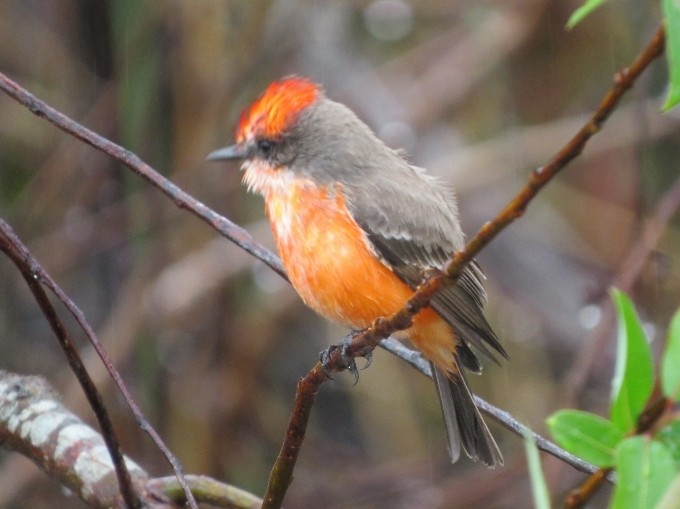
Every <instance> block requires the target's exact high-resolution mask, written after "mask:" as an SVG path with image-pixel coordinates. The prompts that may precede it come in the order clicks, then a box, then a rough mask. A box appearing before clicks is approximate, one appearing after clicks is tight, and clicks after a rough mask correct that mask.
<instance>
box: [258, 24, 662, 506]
mask: <svg viewBox="0 0 680 509" xmlns="http://www.w3.org/2000/svg"><path fill="white" fill-rule="evenodd" d="M664 47H665V30H664V27H663V25H661V26H660V27H659V29H658V30H657V31H656V33H655V34H654V36H653V37H652V40H651V41H650V42H649V44H648V45H647V46H646V47H645V48H644V50H643V51H642V52H641V53H640V55H639V56H638V57H637V58H636V59H635V60H634V61H633V63H632V64H631V65H630V66H629V67H626V68H624V69H623V70H621V71H620V72H618V73H617V74H616V75H615V76H614V86H613V87H612V88H611V89H610V90H609V92H608V93H607V94H606V95H605V97H604V98H603V99H602V101H601V102H600V104H599V106H598V108H597V109H596V111H595V113H594V114H593V115H592V116H591V117H590V119H589V120H588V122H586V123H585V125H583V127H581V129H579V131H578V132H577V133H576V135H574V137H573V138H572V139H571V140H569V141H568V142H567V143H566V144H565V145H564V147H562V149H560V151H559V152H557V154H556V155H555V156H554V157H553V158H552V159H551V160H550V161H549V162H548V163H547V164H546V165H544V166H542V167H540V168H538V169H536V170H534V171H533V172H532V173H531V175H530V177H529V181H528V183H527V184H526V185H525V186H524V187H523V188H522V189H521V190H520V192H519V193H518V194H517V195H516V196H515V198H513V199H512V200H511V201H510V203H508V205H506V207H505V208H504V209H503V210H502V211H501V212H500V213H499V214H498V215H497V216H496V217H495V218H494V219H493V220H492V221H489V222H487V223H486V224H484V225H483V226H482V228H481V229H480V230H479V232H477V234H476V235H475V236H474V237H472V239H471V240H470V241H469V242H468V244H467V245H466V246H465V249H463V250H462V251H458V252H456V253H454V254H453V256H452V257H451V258H450V259H449V261H448V262H447V263H446V264H445V265H444V267H443V268H442V270H441V271H439V272H436V273H435V274H433V275H431V276H430V277H429V278H427V279H426V280H425V281H424V282H423V283H422V284H421V285H420V286H419V287H418V289H417V290H416V292H415V293H414V294H413V296H412V297H411V298H410V299H409V300H408V301H407V302H406V304H405V305H404V307H403V308H402V309H401V310H400V311H398V312H397V313H394V314H393V315H391V316H389V317H387V318H379V319H378V320H376V321H375V323H374V324H373V326H371V327H369V328H368V329H366V330H364V331H363V332H361V333H359V334H357V335H356V336H355V337H354V339H353V340H352V342H351V344H349V345H348V346H347V347H342V348H336V349H335V350H332V351H331V352H330V354H329V357H328V359H327V362H326V363H325V364H324V365H322V364H321V363H317V364H316V366H314V368H312V370H311V371H310V372H309V373H308V374H307V375H306V376H305V377H304V378H302V379H301V380H300V382H298V386H297V393H296V399H295V403H294V407H293V411H292V414H291V418H290V421H289V426H288V431H287V433H286V437H285V439H284V443H283V445H282V447H281V451H280V452H279V456H278V458H277V460H276V463H275V464H274V467H273V468H272V472H271V474H270V478H269V484H268V486H267V491H266V493H265V497H264V505H263V508H267V509H275V508H278V507H281V504H282V503H283V498H284V496H285V494H286V491H287V489H288V486H289V485H290V483H291V480H292V476H293V470H294V468H295V463H296V461H297V457H298V453H299V451H300V448H301V446H302V441H303V440H304V436H305V431H306V426H307V420H308V418H309V414H310V412H311V405H313V404H314V398H315V396H316V393H317V392H318V390H319V387H320V386H321V384H322V383H324V382H325V381H326V379H327V373H328V372H329V371H330V372H334V371H342V370H345V369H347V367H348V366H347V362H346V357H348V356H349V357H352V358H354V357H362V356H366V355H369V354H370V353H371V352H372V351H373V350H374V349H375V347H376V346H377V345H378V344H379V343H380V341H381V340H382V339H383V338H386V337H388V336H389V335H390V334H393V333H394V332H397V331H399V330H405V329H407V328H409V327H410V326H411V322H412V319H413V317H414V316H415V315H416V314H417V313H418V312H419V311H420V310H422V309H423V308H425V307H426V306H427V305H428V304H429V303H430V300H431V299H432V297H433V296H434V295H435V294H436V293H437V291H439V288H440V287H441V286H442V285H443V284H453V283H455V282H456V280H457V279H458V277H459V276H460V274H461V273H462V271H463V269H464V268H465V266H466V265H467V264H468V263H469V262H470V261H472V260H473V259H474V257H475V256H476V255H477V254H478V253H479V252H480V251H481V250H482V249H483V248H484V247H485V246H486V245H487V244H488V243H489V242H491V241H492V240H493V239H494V238H495V237H496V235H498V234H499V233H500V232H501V231H502V230H503V229H505V228H506V227H507V226H508V225H509V224H510V223H512V222H513V221H515V220H516V219H518V218H520V217H521V216H522V215H523V214H524V212H525V211H526V209H527V207H528V205H529V203H530V202H531V200H532V199H533V198H534V197H535V196H536V195H537V194H538V192H539V191H540V190H541V189H542V188H543V187H544V186H545V185H546V184H547V183H548V182H549V181H550V180H551V179H552V178H554V177H555V176H556V175H557V174H558V173H559V172H560V171H561V170H562V169H563V168H564V167H565V166H566V165H567V164H568V163H569V162H571V161H572V160H573V159H574V158H576V157H577V156H578V155H579V154H580V153H581V152H582V150H583V148H584V147H585V145H586V143H587V142H588V141H589V140H590V138H592V137H593V135H595V134H596V133H597V132H599V130H600V129H601V127H602V125H603V124H604V122H605V121H606V120H607V118H608V117H609V115H610V114H611V113H612V112H613V111H614V109H615V107H616V106H617V105H618V103H619V101H620V99H621V97H622V96H623V94H624V93H625V92H626V91H627V90H628V89H629V88H630V87H631V86H632V85H633V83H635V80H636V79H637V78H638V76H639V75H640V74H641V73H642V72H643V71H644V70H645V69H646V68H647V66H648V65H649V64H650V63H651V62H652V61H653V60H654V59H655V58H657V57H658V56H660V55H661V54H663V51H664Z"/></svg>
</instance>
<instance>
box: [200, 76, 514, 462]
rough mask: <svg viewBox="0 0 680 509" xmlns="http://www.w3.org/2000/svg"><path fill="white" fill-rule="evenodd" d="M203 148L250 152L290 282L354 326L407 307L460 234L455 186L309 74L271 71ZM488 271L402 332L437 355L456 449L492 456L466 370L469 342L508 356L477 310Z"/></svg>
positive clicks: (470, 359)
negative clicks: (217, 143)
mask: <svg viewBox="0 0 680 509" xmlns="http://www.w3.org/2000/svg"><path fill="white" fill-rule="evenodd" d="M208 159H210V160H224V159H242V160H244V163H243V166H242V168H243V170H244V177H243V180H244V182H245V183H246V184H247V185H248V188H249V189H250V190H252V191H255V192H257V193H260V194H262V195H263V196H264V200H265V207H266V211H267V216H268V217H269V222H270V224H271V228H272V231H273V233H274V237H275V238H276V244H277V247H278V251H279V254H280V256H281V259H282V261H283V265H284V267H285V269H286V271H287V273H288V277H289V278H290V281H291V283H292V284H293V286H294V287H295V289H296V290H297V292H298V293H299V294H300V297H302V300H304V302H305V303H306V304H307V305H308V306H309V307H311V308H312V309H314V310H315V311H317V312H318V313H319V314H321V315H323V316H324V317H326V318H328V319H330V320H333V321H335V322H338V323H340V324H343V325H345V326H347V327H351V328H352V329H363V328H365V327H368V326H369V325H371V324H372V323H373V322H374V321H375V319H376V318H378V317H381V316H386V315H390V314H392V313H395V312H396V311H398V310H399V309H401V308H402V307H403V306H404V304H405V303H406V300H407V299H408V298H409V297H410V296H411V295H412V294H413V291H412V290H413V288H415V287H416V286H417V285H418V284H419V283H420V282H421V280H422V279H423V275H424V273H426V272H427V271H428V269H430V270H431V269H432V268H440V267H441V266H442V265H443V264H444V262H445V261H446V259H447V258H448V257H449V256H450V255H451V254H452V253H453V252H454V251H456V250H459V249H461V248H462V247H463V246H464V242H463V241H464V237H463V232H462V231H461V228H460V224H459V222H458V210H457V206H456V201H455V199H454V197H453V195H452V194H451V193H450V192H449V191H448V190H446V189H445V188H444V186H442V185H441V184H440V183H438V182H437V181H436V180H435V179H434V178H432V177H431V176H428V175H427V174H426V173H425V171H424V170H422V169H420V168H416V167H414V166H411V165H410V164H409V163H408V162H407V161H406V160H404V158H403V157H402V156H401V155H400V154H399V153H398V152H396V151H394V150H392V149H390V148H388V147H387V146H386V145H385V144H383V143H382V142H381V141H380V140H379V139H378V138H377V137H376V136H375V134H374V133H373V132H372V131H371V130H370V129H369V127H368V126H366V124H364V123H363V122H362V121H361V120H359V119H358V118H357V116H356V115H355V114H354V113H353V112H352V111H350V110H349V109H348V108H347V107H345V106H344V105H342V104H339V103H337V102H334V101H331V100H330V99H328V98H327V97H326V96H325V94H324V91H323V90H322V89H321V87H319V86H318V85H316V84H314V83H312V82H311V81H309V80H308V79H305V78H300V77H289V78H285V79H283V80H281V81H278V82H275V83H272V84H271V85H270V86H269V87H268V88H267V89H266V90H265V92H264V93H263V95H262V96H261V97H260V98H259V99H257V100H256V101H255V102H254V103H253V104H252V105H251V106H250V107H249V108H247V109H246V110H245V111H244V112H243V113H242V114H241V119H240V121H239V124H238V128H237V129H236V144H235V145H232V146H229V147H226V148H223V149H220V150H216V151H215V152H212V153H211V154H210V155H209V156H208ZM483 277H484V276H483V274H482V272H481V270H480V269H479V267H478V266H477V265H476V263H472V264H470V265H469V266H468V267H467V268H466V269H465V271H464V272H463V274H462V276H461V278H460V279H459V281H458V284H456V285H455V286H452V287H447V288H444V289H442V290H441V291H440V292H439V293H438V294H437V295H436V296H435V297H434V298H433V300H432V302H431V305H430V307H429V308H426V309H424V310H422V311H421V312H420V313H419V314H417V315H416V316H415V317H414V319H413V325H412V327H411V328H410V329H408V330H406V331H403V336H404V337H406V338H408V339H409V340H410V341H411V342H412V343H413V344H414V345H415V346H416V347H417V348H418V349H420V351H421V352H422V353H423V354H424V355H425V357H427V358H428V359H429V360H430V362H431V364H432V367H433V373H434V379H435V382H436V385H437V390H438V394H439V399H440V401H441V405H442V410H443V414H444V420H445V423H446V431H447V435H448V439H449V452H450V454H451V459H452V461H456V460H457V459H458V457H459V455H460V445H461V443H462V446H463V448H464V449H465V452H466V453H467V454H468V456H470V457H471V458H473V459H475V460H477V459H479V460H481V461H483V462H484V463H485V464H487V465H489V466H495V465H498V464H502V462H503V458H502V456H501V453H500V451H499V450H498V446H497V445H496V442H495V441H494V439H493V437H492V436H491V433H490V432H489V429H488V428H487V426H486V424H485V422H484V420H483V419H482V416H481V415H480V413H479V410H478V409H477V407H476V406H475V403H474V400H473V398H472V394H471V393H470V389H469V388H468V384H467V381H466V379H465V373H464V371H463V367H464V368H467V369H469V370H470V371H472V372H474V373H479V372H480V371H481V365H480V363H479V361H478V359H477V356H476V354H475V353H474V352H473V348H472V347H474V348H476V349H477V350H478V351H480V352H483V353H484V354H486V355H488V356H489V357H491V358H493V354H492V350H495V351H496V352H498V353H500V354H501V355H503V356H504V357H507V354H506V353H505V350H504V349H503V347H502V346H501V344H500V343H499V341H498V338H497V337H496V335H495V334H494V332H493V331H492V330H491V327H490V326H489V324H488V322H487V321H486V319H485V318H484V315H483V314H482V306H483V303H484V301H485V300H486V294H485V292H484V289H483V288H482V284H481V280H482V279H483Z"/></svg>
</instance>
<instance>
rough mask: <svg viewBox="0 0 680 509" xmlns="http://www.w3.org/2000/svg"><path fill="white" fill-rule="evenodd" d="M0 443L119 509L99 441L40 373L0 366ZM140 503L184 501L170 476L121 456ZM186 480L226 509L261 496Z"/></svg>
mask: <svg viewBox="0 0 680 509" xmlns="http://www.w3.org/2000/svg"><path fill="white" fill-rule="evenodd" d="M0 446H4V447H6V448H8V449H11V450H14V451H17V452H19V453H21V454H23V455H24V456H26V457H28V458H29V459H31V460H32V461H33V462H34V463H36V464H37V465H38V466H39V467H40V468H41V469H42V470H43V471H45V472H46V473H47V474H48V475H49V476H50V477H54V478H56V479H57V480H59V482H61V484H63V485H64V486H65V487H67V488H68V489H69V490H71V491H73V492H74V493H76V494H77V495H78V496H79V497H80V498H81V499H83V500H84V501H85V502H86V503H87V504H89V505H90V506H91V507H94V508H102V509H104V508H107V509H108V508H114V509H118V508H120V509H122V508H124V507H126V506H125V502H124V500H123V498H122V497H121V495H120V491H119V489H118V483H117V482H116V474H115V468H114V465H113V463H112V462H111V459H110V456H109V455H108V453H107V449H106V445H105V443H104V439H103V438H102V437H101V435H100V434H99V433H97V432H96V431H95V430H94V429H92V428H91V427H90V426H88V425H87V424H85V423H83V422H82V421H81V419H80V418H79V417H78V416H77V415H75V414H73V413H72V412H71V411H70V410H69V409H67V408H66V407H65V406H64V405H62V403H61V401H60V398H59V395H58V394H57V393H56V392H55V391H54V389H52V387H50V385H49V384H48V383H47V381H46V380H45V379H44V378H42V377H37V376H23V375H18V374H15V373H9V372H7V371H3V370H0ZM124 461H125V464H126V465H127V469H128V470H129V472H130V478H131V481H132V484H133V485H134V487H135V489H136V491H137V493H139V496H140V499H141V503H142V504H143V506H144V507H146V508H149V509H179V508H180V507H183V506H184V504H185V502H186V495H185V493H184V491H183V487H182V486H181V485H180V484H179V482H178V481H177V479H176V478H175V477H161V478H156V479H150V478H149V476H148V474H147V473H146V471H144V469H142V468H141V467H140V466H139V465H137V464H136V463H135V462H134V461H132V460H131V459H130V458H128V457H124ZM186 481H187V483H188V485H189V487H190V489H191V492H192V493H193V494H194V496H195V498H196V500H198V501H199V502H201V503H206V504H210V505H213V506H215V507H224V508H228V509H254V508H256V507H259V506H260V504H261V503H262V501H261V499H259V498H258V497H256V496H255V495H253V494H251V493H248V492H247V491H244V490H242V489H239V488H235V487H234V486H230V485H228V484H224V483H221V482H218V481H216V480H214V479H211V478H209V477H205V476H196V475H189V476H186Z"/></svg>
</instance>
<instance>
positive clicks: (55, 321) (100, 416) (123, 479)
mask: <svg viewBox="0 0 680 509" xmlns="http://www.w3.org/2000/svg"><path fill="white" fill-rule="evenodd" d="M0 250H1V251H3V252H4V253H5V254H6V255H7V256H8V257H9V258H10V259H11V260H12V261H13V262H14V264H15V265H16V266H17V267H18V268H19V270H20V272H21V274H22V275H23V276H24V279H25V280H26V282H27V284H28V286H29V288H30V289H31V291H32V292H33V295H34V296H35V298H36V300H37V301H38V304H40V307H41V309H42V311H43V313H44V314H45V317H46V318H47V320H48V322H49V323H50V325H51V326H52V329H53V330H54V333H55V334H56V336H57V338H58V339H59V342H60V345H61V347H62V349H63V350H64V353H66V357H67V359H68V361H69V365H70V366H71V369H72V370H73V372H74V373H75V374H76V377H77V378H78V381H79V382H80V384H81V386H82V387H83V390H84V391H85V394H86V396H87V399H88V401H89V403H90V405H91V406H92V409H93V410H94V413H95V415H96V416H97V420H98V422H99V425H100V426H101V429H102V432H103V434H104V439H105V440H106V444H107V446H108V447H109V451H110V452H111V458H112V460H113V463H114V465H115V466H116V472H117V474H118V478H119V482H120V488H121V492H122V493H123V497H124V498H125V500H126V502H127V503H128V506H129V507H131V508H132V507H138V505H137V503H136V502H135V499H136V495H135V494H134V493H133V491H132V488H131V486H130V480H129V474H128V472H127V471H126V468H125V463H124V462H123V461H122V457H123V454H122V452H121V451H120V446H119V444H118V440H117V438H116V436H115V434H114V432H113V427H112V425H111V422H110V420H109V417H108V413H107V412H106V408H105V407H104V405H103V402H102V400H101V396H100V395H99V392H98V391H97V388H96V387H95V385H94V382H93V381H92V379H91V377H90V375H89V373H88V372H87V370H86V369H85V365H84V364H83V362H82V360H81V359H80V356H79V354H78V351H77V350H76V348H75V346H74V344H73V342H72V341H71V338H70V336H69V334H68V332H67V330H66V328H65V327H64V326H63V324H62V323H61V321H60V320H59V317H58V316H57V314H56V312H55V310H54V308H53V307H52V305H51V303H50V301H49V299H48V298H47V295H46V294H45V292H44V290H43V288H42V285H41V283H42V284H44V285H45V286H47V287H48V288H49V289H50V290H52V291H53V292H54V294H55V295H56V296H57V298H58V299H59V300H60V301H61V302H62V303H63V304H64V305H65V306H66V308H67V309H68V310H69V312H70V313H71V314H72V315H73V317H74V318H75V319H76V321H77V322H78V324H79V325H80V326H81V328H82V329H83V331H84V332H85V334H86V335H87V337H88V339H89V340H90V343H91V344H92V346H93V347H94V349H95V350H96V352H97V354H98V355H99V357H100V358H101V360H102V362H103V363H104V366H105V367H106V370H107V371H108V372H109V374H110V375H111V377H112V378H113V380H114V381H115V382H116V385H117V386H118V388H119V389H120V391H121V393H122V394H123V397H124V398H125V401H126V402H127V404H128V406H129V407H130V409H131V410H132V413H133V414H134V416H135V418H136V419H137V423H138V424H139V426H140V428H141V429H142V430H144V431H146V432H147V433H148V434H149V435H150V436H151V438H152V439H153V441H154V443H155V444H156V445H157V447H158V448H159V449H160V450H161V452H162V453H163V454H164V455H165V457H166V458H167V460H168V462H169V463H170V465H171V466H172V468H173V470H174V471H175V475H176V476H177V480H178V482H179V483H180V484H181V485H182V487H183V488H184V491H185V494H186V498H187V501H188V504H189V506H190V507H192V508H193V509H197V506H196V501H195V500H194V499H193V495H192V494H191V491H190V490H189V487H188V485H187V484H186V481H185V480H184V474H183V472H182V467H181V465H180V463H179V461H178V460H177V458H175V456H174V455H173V454H172V452H171V451H170V449H168V447H167V446H166V445H165V443H164V442H163V440H162V439H161V437H160V436H159V435H158V433H156V430H155V429H153V427H152V426H151V425H150V424H149V422H148V421H147V419H146V417H144V414H142V412H141V410H140V409H139V407H138V406H137V403H135V401H134V399H133V398H132V395H131V394H130V391H128V389H127V386H126V385H125V383H124V382H123V379H122V377H121V376H120V373H119V372H118V370H117V369H116V367H115V366H114V365H113V362H112V361H111V359H110V358H109V355H108V353H107V352H106V349H105V348H104V346H103V345H102V344H101V342H100V341H99V338H97V335H96V334H95V333H94V330H93V329H92V327H91V326H90V324H89V323H88V322H87V320H86V319H85V315H84V314H83V312H82V311H81V310H80V308H78V307H77V306H76V305H75V303H74V302H73V301H72V300H71V299H70V298H69V297H68V296H67V295H66V293H65V292H64V291H63V290H62V289H61V288H60V287H59V286H58V285H57V284H56V283H55V282H54V281H53V280H52V278H51V277H50V276H49V274H47V272H46V271H45V270H44V269H43V268H42V266H41V265H40V263H39V262H38V261H37V260H36V259H35V258H34V257H33V255H31V253H30V252H29V251H28V248H27V247H26V246H25V245H24V244H23V243H22V242H21V240H19V238H18V237H17V235H16V234H15V233H14V231H13V230H12V228H11V227H10V226H9V225H8V224H7V223H6V222H5V221H3V220H2V219H0Z"/></svg>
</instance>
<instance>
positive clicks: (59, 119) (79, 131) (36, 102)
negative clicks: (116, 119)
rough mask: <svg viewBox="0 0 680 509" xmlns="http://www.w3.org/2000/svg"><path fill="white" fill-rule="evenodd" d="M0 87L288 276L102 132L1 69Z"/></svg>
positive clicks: (268, 255) (263, 251)
mask: <svg viewBox="0 0 680 509" xmlns="http://www.w3.org/2000/svg"><path fill="white" fill-rule="evenodd" d="M0 90H2V91H3V92H5V93H6V94H7V95H8V96H10V97H11V98H12V99H14V100H16V101H17V102H18V103H19V104H22V105H23V106H25V107H26V108H28V109H29V110H30V111H31V112H32V113H34V114H35V115H37V116H39V117H42V118H44V119H45V120H47V121H48V122H50V123H51V124H53V125H55V126H56V127H58V128H59V129H61V130H62V131H64V132H66V133H68V134H70V135H72V136H73V137H74V138H77V139H79V140H81V141H83V142H85V143H87V144H88V145H90V146H91V147H94V148H96V149H97V150H100V151H101V152H104V153H105V154H108V155H109V156H111V157H112V158H113V159H115V160H116V161H118V162H120V163H122V164H124V165H125V166H127V167H128V168H130V169H131V170H132V171H133V172H135V173H136V174H137V175H139V176H140V177H142V178H143V179H144V180H146V181H147V182H149V183H150V184H151V185H152V186H154V187H155V188H156V189H158V190H160V191H161V192H162V193H163V194H165V195H166V196H167V197H168V198H170V199H171V200H172V201H173V202H175V205H177V206H178V207H179V208H182V209H186V210H188V211H189V212H191V213H192V214H194V215H195V216H196V217H198V218H200V219H202V220H203V221H205V222H206V223H208V224H209V225H210V226H212V227H213V228H214V229H215V230H217V231H218V232H220V233H221V234H222V235H224V236H225V237H226V238H228V239H229V240H231V241H232V242H233V243H235V244H236V245H238V246H239V247H241V248H242V249H243V250H245V251H246V252H248V253H250V254H251V255H253V256H254V257H255V258H257V259H258V260H261V261H262V262H264V263H265V264H266V265H267V266H269V267H270V268H271V269H272V270H273V271H274V272H276V273H277V274H279V275H280V276H281V277H283V278H284V279H288V277H287V276H286V272H285V270H283V266H282V265H281V260H279V258H278V257H277V256H276V255H274V254H273V253H272V252H271V251H269V250H268V249H267V248H266V247H264V246H262V245H261V244H259V243H258V242H257V241H256V240H254V239H253V238H252V237H251V236H250V234H249V233H248V232H247V231H246V230H245V229H243V228H241V227H240V226H238V225H236V224H234V223H233V222H231V221H229V220H228V219H227V218H225V217H224V216H221V215H219V214H218V213H217V212H215V211H214V210H212V209H210V208H208V207H207V206H206V205H205V204H203V203H201V202H200V201H198V200H197V199H196V198H194V197H193V196H191V195H189V194H188V193H186V192H185V191H183V190H182V189H180V188H179V187H177V186H176V185H175V184H173V183H172V182H170V181H169V180H168V179H166V178H165V177H163V176H162V175H161V174H160V173H158V172H157V171H155V170H154V169H153V168H151V166H149V165H148V164H146V163H145V162H144V161H142V160H141V159H140V158H139V157H138V156H137V155H136V154H134V153H132V152H130V151H129V150H127V149H125V148H123V147H121V146H120V145H117V144H115V143H113V142H112V141H110V140H108V139H106V138H104V137H103V136H100V135H98V134H97V133H95V132H94V131H91V130H90V129H88V128H86V127H83V126H82V125H80V124H79V123H78V122H76V121H75V120H73V119H71V118H69V117H67V116H66V115H64V114H63V113H61V112H59V111H57V110H56V109H54V108H52V107H51V106H50V105H48V104H47V103H46V102H44V101H41V100H40V99H38V98H37V97H36V96H34V95H33V94H31V93H30V92H29V91H28V90H26V89H25V88H23V87H21V86H20V85H19V84H17V83H15V82H14V81H12V80H11V79H9V78H8V77H7V76H6V75H5V74H3V73H1V72H0Z"/></svg>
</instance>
